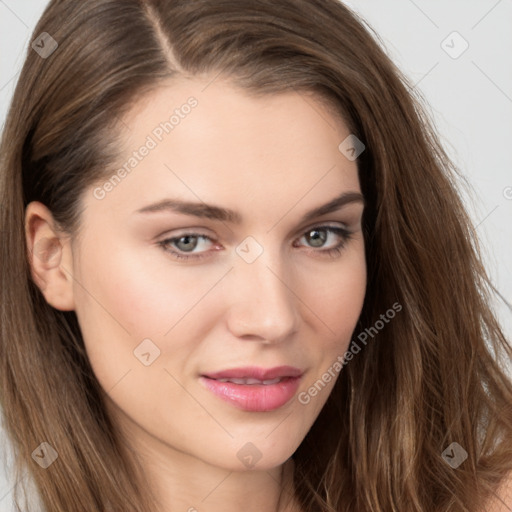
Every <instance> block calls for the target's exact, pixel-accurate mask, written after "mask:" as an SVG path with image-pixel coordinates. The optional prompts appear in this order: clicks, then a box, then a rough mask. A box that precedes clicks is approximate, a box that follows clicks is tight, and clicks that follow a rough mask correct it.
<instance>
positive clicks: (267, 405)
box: [200, 377, 300, 412]
mask: <svg viewBox="0 0 512 512" xmlns="http://www.w3.org/2000/svg"><path fill="white" fill-rule="evenodd" d="M200 381H201V383H202V384H203V385H204V386H206V387H207V388H208V389H209V390H210V391H211V392H212V393H213V394H215V395H217V396H218V397H219V398H221V399H223V400H225V401H226V402H229V403H230V404H231V405H233V406H235V407H237V408H238V409H242V410H244V411H251V412H265V411H273V410H275V409H279V408H280V407H282V406H283V405H284V404H286V403H287V402H289V401H290V400H291V399H292V398H293V397H294V396H295V393H296V392H297V389H298V387H299V383H300V377H286V378H285V379H283V380H282V381H281V382H278V383H277V384H269V385H265V384H234V383H232V382H219V381H218V380H215V379H210V378H208V377H201V378H200Z"/></svg>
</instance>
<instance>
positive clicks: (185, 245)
mask: <svg viewBox="0 0 512 512" xmlns="http://www.w3.org/2000/svg"><path fill="white" fill-rule="evenodd" d="M200 240H203V241H204V240H210V241H211V238H210V237H209V236H206V235H201V234H199V233H184V234H183V235H180V236H177V237H174V238H166V239H165V240H162V241H161V242H158V245H159V246H161V247H162V249H163V250H164V251H166V252H169V253H170V254H171V255H172V256H173V257H175V258H177V259H183V260H188V259H190V258H194V259H199V258H204V256H205V254H204V253H199V254H195V253H193V252H192V251H193V250H194V249H195V248H197V247H198V246H199V247H200V245H201V244H199V241H200ZM171 244H172V245H173V246H175V247H177V248H178V251H175V250H174V249H169V248H168V246H169V245H171ZM179 251H181V252H179ZM183 253H191V254H193V256H188V255H187V254H183Z"/></svg>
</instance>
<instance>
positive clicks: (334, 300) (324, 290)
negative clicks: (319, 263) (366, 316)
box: [305, 242, 367, 353]
mask: <svg viewBox="0 0 512 512" xmlns="http://www.w3.org/2000/svg"><path fill="white" fill-rule="evenodd" d="M366 277H367V276H366V261H365V256H364V245H363V243H362V242H358V243H357V245H354V246H353V247H352V250H351V251H350V252H349V253H347V255H346V258H345V259H343V260H342V261H340V264H339V265H333V266H332V267H331V268H327V266H326V267H325V268H324V269H322V270H321V271H318V272H316V275H315V278H316V283H317V285H316V287H313V286H312V284H311V283H309V284H308V285H307V289H308V292H305V296H306V297H307V298H308V299H307V300H308V306H310V308H311V310H312V311H313V312H314V313H315V315H316V316H317V320H316V321H317V323H318V322H320V323H321V324H323V325H324V332H326V333H327V335H326V336H325V337H324V344H325V346H324V348H329V349H331V350H333V351H337V352H338V353H339V352H342V351H344V350H345V348H346V346H348V344H349V342H350V338H351V336H352V334H353V331H354V329H355V326H356V323H357V320H358V319H359V315H360V313H361V310H362V307H363V302H364V298H365V292H366Z"/></svg>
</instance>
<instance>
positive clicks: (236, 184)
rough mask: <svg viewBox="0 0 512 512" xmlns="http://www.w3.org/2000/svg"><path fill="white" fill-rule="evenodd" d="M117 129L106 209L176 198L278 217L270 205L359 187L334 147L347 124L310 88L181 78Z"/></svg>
mask: <svg viewBox="0 0 512 512" xmlns="http://www.w3.org/2000/svg"><path fill="white" fill-rule="evenodd" d="M119 127H120V130H121V157H120V159H119V161H118V162H116V167H114V168H112V170H111V174H110V176H109V175H108V174H107V175H106V178H105V179H104V180H103V182H108V181H109V178H115V179H114V180H111V179H110V181H111V182H113V183H114V182H115V183H114V184H113V185H112V186H111V187H108V188H109V191H108V193H107V195H106V197H105V199H104V200H103V201H102V204H103V206H104V207H105V206H106V204H107V203H108V204H109V205H110V206H109V207H115V208H116V209H123V205H125V206H129V207H131V209H132V210H134V209H136V207H137V206H138V207H142V206H144V205H145V204H147V203H149V202H154V201H157V200H160V199H164V198H165V197H177V198H180V199H184V200H195V201H198V200H202V201H205V202H209V203H216V204H223V205H225V206H227V207H232V208H233V209H237V210H240V209H241V208H243V206H244V204H245V205H246V206H251V207H252V208H259V209H261V208H265V209H269V210H271V211H270V212H269V216H270V217H272V216H273V217H275V214H276V211H277V210H275V209H274V208H275V205H274V203H280V204H279V208H278V210H282V208H283V207H285V206H288V207H291V206H292V205H293V204H295V203H298V202H302V201H305V202H304V208H306V207H308V205H309V206H311V205H314V204H316V203H318V200H317V199H318V198H321V199H322V200H323V199H327V200H329V199H332V198H334V197H335V196H337V195H339V194H340V193H341V192H343V191H344V190H349V189H350V190H359V180H358V176H357V164H356V162H354V161H350V160H348V159H347V158H346V157H345V155H344V154H343V153H342V152H341V151H340V149H339V145H340V143H341V142H342V141H343V140H344V139H346V137H347V136H349V135H350V132H349V131H348V128H347V126H346V125H345V124H344V122H343V120H342V119H341V117H339V116H336V115H335V114H334V110H333V109H332V108H329V105H327V104H326V103H325V101H322V100H320V99H318V98H316V97H315V96H313V95H311V94H310V93H309V94H306V93H302V92H297V91H290V92H284V93H279V94H266V95H258V96H255V95H251V94H249V93H248V92H246V91H244V90H241V89H239V88H237V87H235V86H234V85H233V84H231V83H230V82H227V81H225V80H220V79H217V80H213V81H212V79H211V78H208V79H206V78H205V79H181V80H179V81H175V82H168V83H164V84H163V85H162V86H160V87H159V88H157V89H154V90H152V91H151V92H149V93H147V94H145V95H144V96H142V97H140V99H139V100H138V101H137V102H136V103H135V104H134V105H133V107H132V109H131V110H130V112H129V113H128V114H127V115H126V116H125V117H124V118H123V119H122V122H120V124H119ZM120 169H124V171H123V172H118V171H119V170H120ZM116 174H117V175H118V176H117V177H116V176H114V175H116ZM119 175H122V176H121V178H119ZM306 196H308V198H306ZM253 211H254V210H253ZM298 213H299V214H300V211H298Z"/></svg>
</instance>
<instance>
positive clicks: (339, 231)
mask: <svg viewBox="0 0 512 512" xmlns="http://www.w3.org/2000/svg"><path fill="white" fill-rule="evenodd" d="M311 231H327V232H328V233H334V234H336V235H338V236H340V237H341V239H342V240H341V242H340V243H339V244H338V245H336V246H335V247H332V248H331V249H324V250H318V251H317V250H314V249H313V252H317V253H320V254H322V255H326V256H328V257H332V258H335V257H336V256H338V255H339V254H340V253H341V251H342V250H343V249H344V248H345V245H346V243H347V242H348V241H349V240H351V239H352V235H353V233H352V232H351V231H349V230H347V229H345V228H341V227H339V226H314V227H312V228H310V229H308V230H306V231H305V232H304V233H303V234H302V236H304V235H306V234H308V233H311ZM302 236H301V238H302ZM184 237H196V238H202V239H206V240H211V241H213V240H212V239H211V238H210V237H209V236H206V235H202V234H200V233H183V234H182V235H180V236H177V237H173V238H166V239H165V240H162V241H160V242H158V245H159V246H160V247H161V248H162V249H163V250H164V251H165V252H166V253H170V254H171V255H172V257H174V258H176V259H178V260H189V259H195V260H200V259H202V258H206V257H208V256H207V254H208V253H207V252H204V253H199V254H195V255H193V256H189V255H184V254H183V253H181V252H178V251H175V250H172V249H169V248H168V246H169V245H170V244H171V243H173V242H176V241H178V240H180V239H181V238H184Z"/></svg>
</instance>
